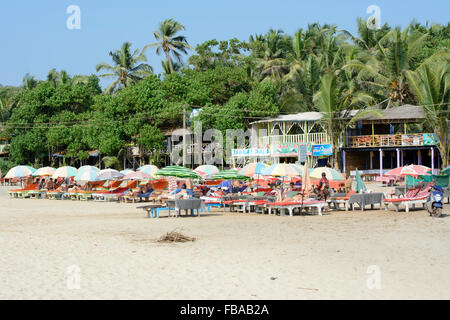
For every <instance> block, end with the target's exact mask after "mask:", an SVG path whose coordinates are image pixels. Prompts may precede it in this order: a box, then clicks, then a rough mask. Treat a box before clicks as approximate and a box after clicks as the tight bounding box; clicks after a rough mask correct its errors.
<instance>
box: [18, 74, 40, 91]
mask: <svg viewBox="0 0 450 320" xmlns="http://www.w3.org/2000/svg"><path fill="white" fill-rule="evenodd" d="M37 84H38V81H37V80H36V79H34V76H32V75H30V74H29V73H27V74H26V75H25V76H24V77H23V78H22V88H24V89H28V90H29V89H33V88H35V87H36V86H37Z"/></svg>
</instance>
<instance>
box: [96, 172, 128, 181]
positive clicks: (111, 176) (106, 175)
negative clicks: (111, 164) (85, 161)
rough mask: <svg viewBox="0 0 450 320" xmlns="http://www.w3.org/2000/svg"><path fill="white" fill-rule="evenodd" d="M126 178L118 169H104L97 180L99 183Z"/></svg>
mask: <svg viewBox="0 0 450 320" xmlns="http://www.w3.org/2000/svg"><path fill="white" fill-rule="evenodd" d="M123 176H124V174H123V173H120V172H119V171H118V170H116V169H103V170H100V171H99V172H98V176H97V178H96V180H97V181H106V180H108V181H109V180H115V179H120V178H122V177H123Z"/></svg>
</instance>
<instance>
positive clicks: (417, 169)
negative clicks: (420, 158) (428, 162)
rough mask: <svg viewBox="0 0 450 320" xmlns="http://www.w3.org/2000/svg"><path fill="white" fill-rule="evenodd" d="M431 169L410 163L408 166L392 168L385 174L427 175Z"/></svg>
mask: <svg viewBox="0 0 450 320" xmlns="http://www.w3.org/2000/svg"><path fill="white" fill-rule="evenodd" d="M430 170H431V169H430V168H428V167H425V166H421V165H417V164H411V165H409V166H404V167H399V168H395V169H392V170H390V171H388V172H386V173H385V175H386V176H414V177H417V176H419V175H427V174H428V171H430Z"/></svg>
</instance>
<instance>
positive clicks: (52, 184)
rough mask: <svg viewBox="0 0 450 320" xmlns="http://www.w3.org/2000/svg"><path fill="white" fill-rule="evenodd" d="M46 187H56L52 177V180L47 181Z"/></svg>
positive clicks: (50, 188) (48, 188) (51, 188)
mask: <svg viewBox="0 0 450 320" xmlns="http://www.w3.org/2000/svg"><path fill="white" fill-rule="evenodd" d="M46 187H47V188H46V189H47V190H53V189H55V183H54V182H53V178H50V180H48V181H47V185H46Z"/></svg>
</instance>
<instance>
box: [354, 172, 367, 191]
mask: <svg viewBox="0 0 450 320" xmlns="http://www.w3.org/2000/svg"><path fill="white" fill-rule="evenodd" d="M355 178H356V192H357V193H360V192H361V191H365V190H367V188H366V185H365V184H364V182H363V180H362V178H361V174H360V173H359V171H358V169H356V174H355Z"/></svg>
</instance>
